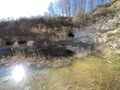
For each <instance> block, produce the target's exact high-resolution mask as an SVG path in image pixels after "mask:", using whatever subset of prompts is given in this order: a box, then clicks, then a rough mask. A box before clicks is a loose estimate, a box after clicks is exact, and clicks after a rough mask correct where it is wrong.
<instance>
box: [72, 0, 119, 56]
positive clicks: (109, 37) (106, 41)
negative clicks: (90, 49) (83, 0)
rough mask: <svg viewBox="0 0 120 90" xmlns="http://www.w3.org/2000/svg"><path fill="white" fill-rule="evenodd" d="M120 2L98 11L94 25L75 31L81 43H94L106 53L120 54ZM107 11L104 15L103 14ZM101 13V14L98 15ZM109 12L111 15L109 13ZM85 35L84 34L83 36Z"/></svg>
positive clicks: (117, 1)
mask: <svg viewBox="0 0 120 90" xmlns="http://www.w3.org/2000/svg"><path fill="white" fill-rule="evenodd" d="M119 5H120V0H116V2H114V3H112V4H110V5H109V6H104V8H103V7H100V8H98V9H96V11H94V12H93V16H94V15H95V14H96V15H95V16H94V17H92V19H94V23H92V24H90V25H88V26H83V27H82V28H80V29H75V30H74V34H75V36H76V37H79V39H81V41H92V42H94V43H96V45H97V48H99V49H100V50H101V51H102V52H105V53H114V54H120V6H119ZM101 8H102V9H103V10H107V12H105V13H104V14H100V13H103V12H101V11H100V10H101ZM98 12H99V14H98ZM108 12H109V13H108ZM83 33H84V34H83Z"/></svg>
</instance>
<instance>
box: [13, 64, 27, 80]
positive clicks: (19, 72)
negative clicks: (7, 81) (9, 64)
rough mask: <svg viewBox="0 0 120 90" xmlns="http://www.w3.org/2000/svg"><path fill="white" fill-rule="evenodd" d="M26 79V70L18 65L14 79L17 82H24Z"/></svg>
mask: <svg viewBox="0 0 120 90" xmlns="http://www.w3.org/2000/svg"><path fill="white" fill-rule="evenodd" d="M24 77H25V69H24V67H23V66H22V65H16V66H15V67H14V69H13V72H12V78H13V80H15V81H16V82H19V81H21V80H23V79H24Z"/></svg>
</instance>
